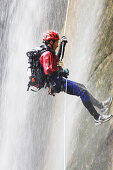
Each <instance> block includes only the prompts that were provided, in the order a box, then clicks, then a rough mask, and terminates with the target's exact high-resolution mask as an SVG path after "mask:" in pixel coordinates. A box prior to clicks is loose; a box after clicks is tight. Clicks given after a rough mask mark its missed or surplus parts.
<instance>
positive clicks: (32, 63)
mask: <svg viewBox="0 0 113 170" xmlns="http://www.w3.org/2000/svg"><path fill="white" fill-rule="evenodd" d="M44 51H46V49H45V48H44V47H43V46H40V47H38V48H37V49H35V50H32V51H28V52H27V53H26V55H27V56H28V76H29V83H28V89H27V91H28V90H29V88H30V86H35V87H36V88H37V89H38V90H40V89H41V88H42V87H44V84H45V79H46V75H45V74H44V70H43V67H42V65H41V64H40V56H41V54H42V53H43V52H44Z"/></svg>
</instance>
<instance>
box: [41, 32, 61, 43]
mask: <svg viewBox="0 0 113 170" xmlns="http://www.w3.org/2000/svg"><path fill="white" fill-rule="evenodd" d="M59 39H60V38H59V35H58V33H57V32H54V31H48V32H46V33H45V34H44V35H43V41H49V40H59Z"/></svg>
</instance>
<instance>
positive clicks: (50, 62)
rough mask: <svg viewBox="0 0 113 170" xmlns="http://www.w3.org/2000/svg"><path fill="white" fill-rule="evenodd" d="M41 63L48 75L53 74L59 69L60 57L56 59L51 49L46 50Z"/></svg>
mask: <svg viewBox="0 0 113 170" xmlns="http://www.w3.org/2000/svg"><path fill="white" fill-rule="evenodd" d="M40 63H41V64H42V66H43V68H44V73H45V74H46V75H47V74H51V73H53V72H55V71H57V70H58V69H59V68H58V66H57V64H58V59H56V60H55V59H54V58H53V55H52V53H51V52H50V51H46V52H44V53H43V54H42V55H41V58H40Z"/></svg>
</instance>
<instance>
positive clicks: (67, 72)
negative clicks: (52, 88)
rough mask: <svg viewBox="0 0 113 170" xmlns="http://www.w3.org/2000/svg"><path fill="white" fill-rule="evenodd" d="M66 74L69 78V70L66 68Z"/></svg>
mask: <svg viewBox="0 0 113 170" xmlns="http://www.w3.org/2000/svg"><path fill="white" fill-rule="evenodd" d="M64 73H65V75H66V76H69V69H68V68H66V69H65V70H64Z"/></svg>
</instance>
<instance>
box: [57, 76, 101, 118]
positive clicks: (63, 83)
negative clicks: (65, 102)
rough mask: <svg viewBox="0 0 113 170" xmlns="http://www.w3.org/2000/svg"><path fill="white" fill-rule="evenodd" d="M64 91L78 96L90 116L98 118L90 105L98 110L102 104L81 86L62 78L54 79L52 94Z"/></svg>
mask: <svg viewBox="0 0 113 170" xmlns="http://www.w3.org/2000/svg"><path fill="white" fill-rule="evenodd" d="M61 91H64V92H65V93H67V94H70V95H75V96H79V97H80V98H81V100H82V103H83V105H84V106H85V107H86V108H87V110H88V111H89V112H90V114H91V115H92V116H93V117H94V118H95V119H98V118H99V114H98V113H97V111H96V110H95V108H94V106H93V104H92V103H94V105H95V106H97V107H98V108H101V107H102V104H101V103H100V102H99V101H98V100H96V99H95V98H94V97H93V96H92V95H91V94H90V93H89V92H88V90H87V89H86V87H85V86H84V85H83V84H80V83H76V82H74V81H71V80H66V79H65V78H62V77H55V78H54V92H55V93H59V92H61Z"/></svg>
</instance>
